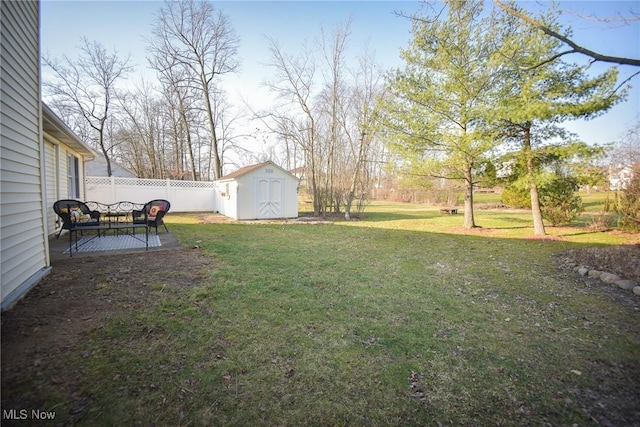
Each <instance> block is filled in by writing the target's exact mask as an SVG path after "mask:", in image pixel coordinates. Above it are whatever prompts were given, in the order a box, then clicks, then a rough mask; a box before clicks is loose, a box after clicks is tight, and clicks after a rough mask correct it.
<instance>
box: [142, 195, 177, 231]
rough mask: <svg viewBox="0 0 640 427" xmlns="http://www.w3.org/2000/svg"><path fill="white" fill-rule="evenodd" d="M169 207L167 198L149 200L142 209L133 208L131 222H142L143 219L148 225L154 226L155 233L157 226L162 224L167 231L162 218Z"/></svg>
mask: <svg viewBox="0 0 640 427" xmlns="http://www.w3.org/2000/svg"><path fill="white" fill-rule="evenodd" d="M170 208H171V203H169V202H168V201H167V200H163V199H156V200H152V201H150V202H147V203H146V204H145V205H144V206H143V207H142V210H135V209H134V210H133V223H134V224H144V223H145V221H146V222H147V224H148V225H149V227H154V228H155V229H156V234H158V226H160V225H162V226H163V227H164V229H165V231H167V232H168V231H169V230H168V229H167V225H166V224H165V223H164V221H163V218H164V216H165V215H166V214H167V212H169V209H170Z"/></svg>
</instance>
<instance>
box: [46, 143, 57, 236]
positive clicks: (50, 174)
mask: <svg viewBox="0 0 640 427" xmlns="http://www.w3.org/2000/svg"><path fill="white" fill-rule="evenodd" d="M57 150H58V147H57V146H56V145H54V144H52V143H51V142H48V141H47V139H46V138H45V143H44V152H45V156H44V171H45V190H46V193H45V194H46V199H45V203H44V206H45V208H46V212H47V225H48V229H49V234H52V233H53V232H54V231H55V230H56V213H55V212H54V211H53V204H54V203H55V201H56V200H58V172H57V162H56V151H57Z"/></svg>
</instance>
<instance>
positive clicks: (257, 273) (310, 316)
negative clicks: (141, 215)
mask: <svg viewBox="0 0 640 427" xmlns="http://www.w3.org/2000/svg"><path fill="white" fill-rule="evenodd" d="M167 222H169V228H170V230H171V231H172V232H173V233H174V234H175V235H176V236H177V237H178V238H179V240H180V242H181V243H182V244H183V245H184V246H186V247H194V246H198V247H200V248H201V250H202V251H203V252H204V253H205V254H207V255H208V256H210V257H211V258H212V259H213V261H214V264H215V265H216V268H215V269H213V270H212V272H211V274H210V277H209V279H208V281H207V282H206V283H202V285H201V286H198V287H195V288H193V289H173V290H171V292H168V291H167V288H165V287H164V286H162V287H161V284H156V285H155V287H154V286H151V287H150V289H149V290H148V291H149V292H151V293H152V294H154V293H155V295H156V296H157V303H155V304H151V305H150V306H148V307H139V308H137V309H136V310H135V311H128V312H122V313H121V314H119V315H118V316H116V317H114V318H112V319H110V321H109V322H108V324H107V326H106V327H105V328H101V329H98V330H95V331H94V332H93V333H92V334H91V336H90V337H88V343H87V346H88V349H89V350H90V351H91V354H92V355H94V356H92V358H91V360H90V362H83V363H90V365H89V367H88V369H87V372H88V374H87V375H88V376H87V378H86V381H85V382H86V387H87V392H88V393H90V394H91V396H92V397H93V399H94V400H95V402H96V406H99V407H101V408H103V409H102V410H101V411H100V412H99V413H95V414H93V415H92V414H87V416H86V417H85V418H83V420H82V422H84V423H86V424H87V425H93V424H95V423H96V422H98V424H101V425H111V424H113V425H132V424H134V423H136V422H140V423H142V424H144V425H202V426H210V425H239V426H247V425H277V426H302V425H317V426H327V425H349V426H360V425H363V426H364V425H367V426H371V425H374V426H375V425H437V424H439V423H441V424H443V425H547V424H548V425H574V424H577V425H589V424H593V423H594V421H593V420H594V419H596V418H597V419H601V420H602V419H609V420H611V421H612V423H613V425H615V424H619V423H622V422H623V421H627V422H628V421H629V418H625V417H629V416H632V414H633V411H634V410H635V411H636V412H635V414H636V415H637V414H638V412H637V408H631V407H628V405H627V404H626V403H625V402H624V399H622V400H621V399H617V398H616V396H620V395H623V394H624V393H632V394H635V395H637V394H638V392H639V388H638V387H639V386H638V383H637V378H635V379H634V378H633V376H631V375H629V372H631V373H635V374H638V373H639V372H640V362H639V361H640V330H639V329H638V324H639V322H638V319H639V313H638V311H634V310H633V309H632V307H631V306H632V304H631V305H624V304H620V303H617V302H616V301H615V300H614V299H612V298H611V297H610V296H609V295H608V294H607V293H606V292H603V291H602V290H600V289H599V288H597V287H589V286H586V285H585V284H584V283H582V282H581V281H579V280H577V279H576V277H575V276H574V275H572V274H569V273H566V272H562V271H559V270H558V269H557V268H556V266H555V264H554V261H553V256H552V255H553V254H554V253H557V252H559V251H563V250H567V249H572V248H579V247H583V246H585V245H586V244H589V245H594V244H598V245H609V244H621V243H627V242H630V241H631V238H630V237H629V236H624V235H621V234H612V233H594V232H589V231H588V230H585V228H584V227H563V228H549V230H548V231H549V233H550V235H552V236H553V237H554V238H553V239H549V240H540V239H529V238H526V237H528V236H530V235H531V233H532V228H531V223H530V218H529V214H528V213H527V212H521V211H506V210H505V211H498V210H495V211H492V210H484V211H477V212H476V222H477V223H478V224H479V225H480V226H481V227H482V228H480V229H477V230H472V231H465V230H463V229H462V228H461V225H462V216H461V215H457V216H456V215H452V216H447V215H444V216H443V215H440V214H439V212H438V210H437V209H436V208H426V207H424V206H419V205H409V204H391V203H375V204H373V205H372V206H370V207H369V208H368V209H367V211H366V212H365V214H364V215H363V216H362V217H361V218H360V219H359V220H357V221H353V222H346V221H338V222H335V223H332V224H290V223H279V222H275V223H249V222H247V223H227V224H197V223H196V220H195V216H193V215H186V214H183V215H170V216H168V217H167ZM609 388H611V390H609ZM612 390H613V391H612ZM611 393H614V396H613V398H612V397H611ZM615 393H622V394H615ZM594 396H595V397H594ZM611 414H617V415H611ZM592 417H596V418H592ZM603 417H604V418H603ZM607 417H609V418H607ZM636 421H637V419H636Z"/></svg>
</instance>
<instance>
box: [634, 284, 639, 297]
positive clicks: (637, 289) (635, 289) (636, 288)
mask: <svg viewBox="0 0 640 427" xmlns="http://www.w3.org/2000/svg"><path fill="white" fill-rule="evenodd" d="M633 293H634V294H636V295H638V296H640V286H636V287H635V288H633Z"/></svg>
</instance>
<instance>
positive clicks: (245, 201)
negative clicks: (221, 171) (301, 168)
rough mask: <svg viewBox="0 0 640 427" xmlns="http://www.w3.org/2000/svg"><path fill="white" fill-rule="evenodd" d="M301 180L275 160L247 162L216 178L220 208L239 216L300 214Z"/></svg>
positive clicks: (226, 212)
mask: <svg viewBox="0 0 640 427" xmlns="http://www.w3.org/2000/svg"><path fill="white" fill-rule="evenodd" d="M299 184H300V181H298V178H296V176H295V175H293V174H291V173H289V172H287V171H286V170H285V169H283V168H281V167H280V166H278V165H276V164H275V163H273V162H272V161H268V162H264V163H259V164H256V165H251V166H245V167H243V168H241V169H238V170H237V171H235V172H233V173H230V174H229V175H225V176H223V177H221V178H220V179H219V180H217V181H216V185H217V189H216V210H217V211H218V212H219V213H221V214H223V215H225V216H228V217H231V218H234V219H238V220H241V219H276V218H297V217H298V186H299Z"/></svg>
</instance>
